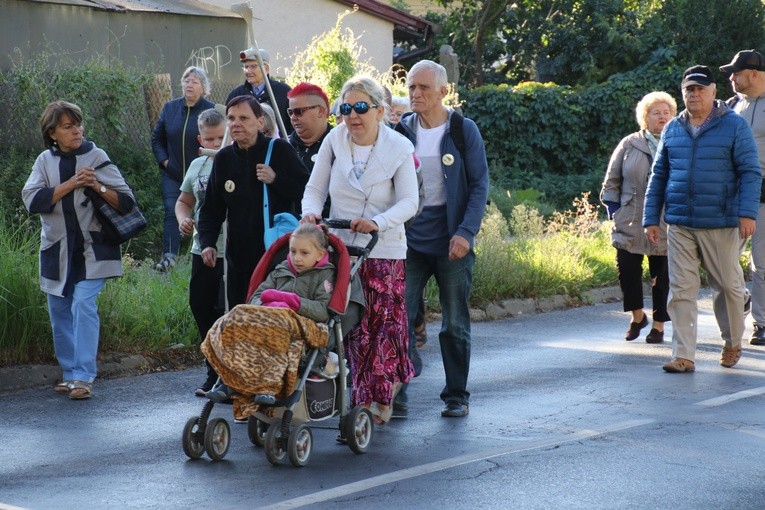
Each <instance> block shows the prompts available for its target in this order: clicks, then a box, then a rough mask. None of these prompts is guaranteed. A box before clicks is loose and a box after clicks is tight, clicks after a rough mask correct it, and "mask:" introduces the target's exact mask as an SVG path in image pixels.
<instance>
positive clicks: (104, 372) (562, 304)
mask: <svg viewBox="0 0 765 510" xmlns="http://www.w3.org/2000/svg"><path fill="white" fill-rule="evenodd" d="M621 298H622V294H621V290H620V289H619V287H601V288H597V289H592V290H589V291H587V292H585V293H583V294H582V296H581V297H572V296H562V295H557V296H549V297H544V298H538V299H532V298H526V299H506V300H504V301H497V302H492V303H489V304H488V305H486V306H485V307H483V308H471V309H470V319H471V320H472V321H475V322H483V321H493V320H499V319H506V318H511V317H520V316H523V315H530V314H536V313H544V312H550V311H553V310H562V309H566V308H573V307H579V306H586V305H592V304H596V303H613V302H615V301H620V300H621ZM440 320H441V314H440V313H432V314H428V321H429V322H439V321H440ZM176 347H177V346H176ZM172 348H175V347H171V349H172ZM158 365H159V363H158V362H157V361H156V360H154V359H152V358H150V357H147V356H143V355H141V354H119V353H108V354H103V355H101V356H100V358H99V361H98V373H99V378H103V379H113V378H116V377H125V376H128V375H134V374H138V373H146V372H150V371H152V369H154V368H159V367H158ZM60 379H61V368H59V366H58V365H17V366H10V367H2V368H0V393H2V392H8V391H17V390H23V389H28V388H34V387H38V386H52V385H53V384H55V383H56V382H57V381H59V380H60Z"/></svg>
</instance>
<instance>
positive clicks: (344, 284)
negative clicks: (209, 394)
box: [182, 220, 377, 467]
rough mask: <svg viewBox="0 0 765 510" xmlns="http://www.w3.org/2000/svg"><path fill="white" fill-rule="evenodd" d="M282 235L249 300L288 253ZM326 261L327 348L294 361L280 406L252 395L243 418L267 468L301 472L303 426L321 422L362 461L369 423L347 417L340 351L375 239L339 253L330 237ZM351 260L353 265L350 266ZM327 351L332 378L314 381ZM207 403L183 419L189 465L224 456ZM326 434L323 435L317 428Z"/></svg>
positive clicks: (352, 414) (226, 439)
mask: <svg viewBox="0 0 765 510" xmlns="http://www.w3.org/2000/svg"><path fill="white" fill-rule="evenodd" d="M325 223H326V225H327V227H329V228H334V229H349V228H350V221H348V220H326V221H325ZM289 238H290V234H286V235H284V236H282V237H280V238H279V239H278V240H277V241H276V242H274V244H273V245H272V246H271V247H270V248H269V249H268V250H267V251H266V253H265V255H264V256H263V258H262V259H261V260H260V261H259V262H258V265H257V267H256V268H255V271H254V272H253V275H252V277H251V279H250V285H249V291H248V301H249V297H250V296H251V295H252V294H253V293H254V292H255V290H256V289H257V287H258V285H260V283H261V282H262V281H263V280H264V279H265V278H266V276H267V275H268V274H269V273H270V272H271V271H272V270H273V268H274V267H275V266H276V265H277V264H278V263H279V262H281V261H282V260H284V259H285V258H286V256H287V253H288V251H289ZM329 241H330V246H331V250H330V259H331V260H332V262H333V264H334V265H335V268H336V279H335V285H334V290H333V291H332V297H331V299H330V302H329V306H328V309H329V313H330V319H329V321H328V323H327V327H328V329H329V340H328V343H327V347H326V349H317V348H308V349H304V354H303V356H302V357H301V360H300V368H299V370H298V374H297V377H296V378H295V384H294V386H292V391H291V392H289V389H288V388H285V390H287V391H286V393H288V395H287V396H286V397H284V398H279V399H276V400H275V401H274V400H273V399H270V400H271V401H269V398H262V397H264V396H263V395H255V397H254V398H253V402H252V403H254V404H257V407H256V408H255V409H256V410H255V411H254V412H253V413H252V414H250V415H249V416H248V418H247V433H248V436H249V438H250V441H251V442H252V443H253V444H255V445H256V446H260V447H264V449H265V454H266V458H267V459H268V461H269V462H271V463H272V464H274V465H277V464H280V463H284V462H286V460H287V459H289V461H290V462H291V463H292V464H293V465H294V466H297V467H302V466H305V465H307V464H308V461H309V459H310V456H311V451H312V449H313V433H312V432H311V428H310V424H317V423H321V422H325V421H326V420H329V419H331V418H333V417H336V416H339V430H340V433H339V435H338V438H337V440H338V441H340V442H344V443H347V444H348V447H349V448H350V449H351V450H352V451H353V452H355V453H365V452H366V451H367V449H368V448H369V445H370V444H371V441H372V436H373V434H374V420H373V418H372V415H371V413H370V412H369V410H368V409H366V408H363V407H359V406H357V407H354V408H352V409H350V408H349V407H350V389H349V380H350V377H349V372H348V367H347V363H346V360H345V348H344V345H343V337H344V334H345V333H344V332H346V331H348V330H349V329H350V328H351V327H352V326H353V325H355V324H356V323H357V322H358V320H359V319H360V317H361V314H362V313H363V305H361V304H359V303H358V302H356V301H355V300H351V299H350V295H351V288H352V287H353V288H355V289H357V290H358V291H359V292H353V294H354V296H355V295H357V294H359V295H360V294H361V293H360V283H359V280H358V278H354V276H355V275H356V273H357V272H358V269H359V267H360V266H361V264H362V262H363V261H364V260H366V258H367V257H368V256H369V253H370V252H371V251H372V248H373V247H374V245H375V244H376V243H377V233H372V237H371V239H370V241H369V243H368V244H367V245H366V246H364V247H358V246H345V245H344V244H343V242H342V241H341V240H340V238H338V237H337V236H334V235H332V234H330V236H329ZM351 257H356V259H355V262H354V263H353V265H351ZM327 349H329V350H330V351H331V352H334V353H335V354H336V355H337V360H338V362H337V368H338V372H337V376H336V377H315V374H316V370H314V367H318V366H322V365H323V363H321V362H320V359H321V358H323V354H322V351H326V350H327ZM214 406H215V402H213V401H212V400H208V401H207V402H206V403H205V405H204V407H203V409H202V413H201V414H200V415H199V416H194V417H191V418H189V419H188V421H187V422H186V425H185V426H184V429H183V438H182V439H183V451H184V453H185V454H186V455H187V456H188V457H189V458H191V459H198V458H200V457H201V456H202V454H203V453H207V455H208V456H209V457H210V458H211V459H212V460H221V459H223V458H224V457H225V456H226V453H227V452H228V448H229V444H230V439H231V432H230V428H229V425H228V422H227V421H226V420H225V419H224V418H213V419H210V414H211V412H212V410H213V407H214ZM323 428H326V427H323Z"/></svg>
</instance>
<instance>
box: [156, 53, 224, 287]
mask: <svg viewBox="0 0 765 510" xmlns="http://www.w3.org/2000/svg"><path fill="white" fill-rule="evenodd" d="M181 89H182V90H183V97H180V98H178V99H171V100H170V101H168V102H167V103H165V106H164V107H163V108H162V113H160V115H159V120H158V121H157V124H156V125H155V126H154V132H153V133H152V137H151V149H152V151H153V152H154V158H155V159H156V160H157V164H158V165H159V169H160V171H161V172H162V203H163V204H164V207H165V221H164V225H163V233H162V258H161V259H160V261H159V262H158V263H157V265H156V267H155V269H156V270H157V271H160V272H166V271H169V270H170V269H172V268H173V267H175V257H176V256H177V255H178V251H179V249H180V244H181V234H180V232H179V231H178V220H177V219H176V217H175V202H177V201H178V197H179V196H181V183H182V182H183V178H184V176H185V175H186V170H188V169H189V165H191V162H192V161H194V160H195V159H197V156H198V155H199V154H198V151H199V142H198V141H197V135H199V128H198V127H197V119H198V118H199V114H200V113H202V112H203V111H205V110H207V109H209V108H213V107H214V106H215V104H214V103H213V102H211V101H208V100H207V99H205V96H206V95H208V94H209V93H210V80H208V78H207V73H206V72H205V71H204V69H202V68H200V67H193V66H192V67H189V68H187V69H186V70H185V71H184V72H183V75H182V76H181Z"/></svg>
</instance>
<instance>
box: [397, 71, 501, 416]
mask: <svg viewBox="0 0 765 510" xmlns="http://www.w3.org/2000/svg"><path fill="white" fill-rule="evenodd" d="M407 85H408V87H409V101H410V104H411V108H412V111H411V112H409V113H405V114H404V115H403V116H402V117H401V120H400V122H399V124H398V125H397V126H396V130H397V131H399V132H401V133H403V134H404V135H405V136H406V137H407V138H409V140H410V141H411V142H412V143H414V146H415V153H416V154H417V156H418V157H419V160H420V162H421V167H420V171H421V172H422V180H423V183H424V190H425V196H424V204H423V205H424V207H423V209H422V212H420V214H419V215H417V216H416V217H415V219H414V221H413V222H412V223H411V224H410V225H409V227H408V228H407V232H406V238H407V245H408V250H407V256H406V312H407V318H408V320H409V339H410V342H409V355H410V358H412V360H413V362H415V360H416V359H417V358H418V357H419V356H418V354H417V349H416V347H415V342H413V341H412V340H413V339H414V338H415V335H414V323H415V318H416V316H417V309H418V305H419V301H420V297H421V295H422V291H423V289H424V288H425V284H426V283H427V282H428V280H429V279H430V277H431V276H435V278H436V282H437V283H438V286H439V296H440V300H441V313H442V326H441V332H440V333H439V335H438V337H439V342H440V344H441V356H442V359H443V364H444V372H445V374H446V385H445V386H444V389H443V391H442V392H441V400H443V401H444V404H445V407H444V409H443V410H442V411H441V416H444V417H451V418H461V417H463V416H467V414H468V410H469V408H468V405H469V398H470V393H469V392H468V390H467V379H468V371H469V368H470V310H469V299H470V292H471V288H472V277H473V265H474V264H475V253H474V252H473V245H474V241H475V236H476V234H478V229H479V228H480V227H481V221H482V220H483V215H484V210H485V207H486V199H487V197H488V192H489V165H488V162H487V161H486V150H485V148H484V143H483V139H482V138H481V133H480V132H479V131H478V128H477V127H476V125H475V123H474V122H473V121H472V120H470V119H461V118H460V117H456V118H454V119H453V117H454V116H455V115H458V114H457V113H456V112H454V111H453V110H451V109H449V108H447V107H446V106H444V104H443V99H444V97H445V96H446V93H447V90H448V89H447V76H446V69H444V67H443V66H441V65H440V64H437V63H436V62H432V61H430V60H423V61H420V62H418V63H417V64H415V65H414V66H413V67H412V69H411V70H410V71H409V73H408V75H407ZM453 121H458V122H460V123H461V126H462V129H461V135H457V134H456V133H453V132H452V129H451V127H452V125H453V124H454V122H453ZM458 137H459V138H461V139H460V140H457V138H458ZM463 144H464V147H461V146H462V145H463ZM407 407H408V404H407V396H406V390H405V389H404V390H402V391H401V392H400V393H399V395H398V396H397V398H396V401H395V402H394V415H403V414H404V413H405V412H406V411H407Z"/></svg>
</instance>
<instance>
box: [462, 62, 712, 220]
mask: <svg viewBox="0 0 765 510" xmlns="http://www.w3.org/2000/svg"><path fill="white" fill-rule="evenodd" d="M683 69H684V67H683V66H680V65H678V64H676V63H675V59H674V57H673V54H672V52H669V51H659V52H656V54H655V55H654V56H653V57H652V59H651V61H650V62H649V63H647V64H644V65H642V66H640V67H638V68H636V69H634V70H632V71H629V72H626V73H621V74H616V75H613V76H612V77H611V78H610V79H609V80H608V81H606V82H605V83H602V84H598V85H595V86H592V87H589V88H587V89H582V90H578V89H574V88H572V87H568V86H561V85H556V84H554V83H536V82H526V83H522V84H520V85H517V86H515V87H510V86H507V85H497V86H495V85H486V86H483V87H480V88H477V89H474V90H461V91H460V97H461V98H462V99H463V100H464V103H463V109H464V111H465V114H466V115H467V116H468V117H470V118H472V119H473V120H475V122H476V124H477V125H478V127H479V129H480V130H481V133H482V135H483V138H484V141H485V143H486V154H487V158H488V159H489V162H490V180H491V183H492V185H493V186H494V187H495V188H497V189H499V190H511V196H512V195H514V194H516V193H517V191H516V190H530V189H531V190H537V191H538V192H539V193H540V196H539V197H538V199H537V202H539V203H541V204H548V205H549V206H551V207H552V208H553V209H557V210H562V209H565V208H567V207H568V206H569V204H571V202H572V201H573V200H574V199H575V198H576V197H578V196H579V195H580V194H581V193H583V192H590V196H591V197H592V198H593V199H596V198H597V196H598V194H599V192H600V187H601V184H602V182H603V176H604V175H605V170H606V165H607V164H608V159H609V157H610V156H611V152H612V151H613V149H614V147H616V144H617V143H618V142H619V140H621V139H622V138H623V137H624V136H626V135H628V134H629V133H632V132H634V131H636V130H637V129H638V125H637V123H636V121H635V105H636V104H637V102H638V101H639V100H640V98H641V97H643V96H644V95H645V94H647V93H648V92H651V91H652V90H665V91H667V92H669V93H670V94H672V95H674V96H675V97H676V99H677V100H678V104H679V106H678V107H679V108H680V109H682V102H681V101H680V98H679V87H678V83H679V82H680V76H681V74H682V71H683ZM721 95H722V96H725V95H726V92H725V91H723V92H721ZM501 195H502V193H501V192H499V193H497V192H496V191H495V192H493V193H492V199H496V198H497V197H498V196H501ZM500 200H501V199H500ZM542 209H544V207H542ZM504 212H505V215H506V216H507V211H504ZM545 214H547V211H545Z"/></svg>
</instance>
